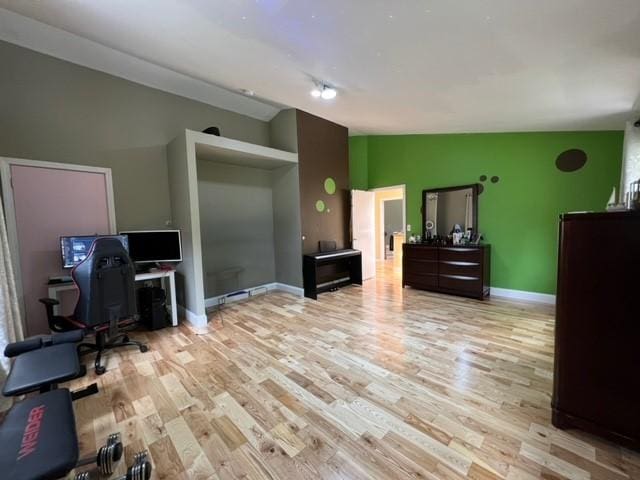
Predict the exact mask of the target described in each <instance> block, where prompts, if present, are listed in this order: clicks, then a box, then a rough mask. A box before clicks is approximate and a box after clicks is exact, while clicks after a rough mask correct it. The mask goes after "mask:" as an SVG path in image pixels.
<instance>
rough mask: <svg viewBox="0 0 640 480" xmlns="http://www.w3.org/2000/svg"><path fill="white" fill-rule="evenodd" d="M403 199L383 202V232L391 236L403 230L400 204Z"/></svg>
mask: <svg viewBox="0 0 640 480" xmlns="http://www.w3.org/2000/svg"><path fill="white" fill-rule="evenodd" d="M403 202H404V200H403V199H398V200H385V201H384V231H385V232H386V233H387V234H389V235H391V234H392V233H393V232H400V231H402V230H403V225H402V203H403Z"/></svg>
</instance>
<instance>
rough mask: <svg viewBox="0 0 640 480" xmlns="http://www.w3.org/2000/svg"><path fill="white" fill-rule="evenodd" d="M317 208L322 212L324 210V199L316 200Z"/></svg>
mask: <svg viewBox="0 0 640 480" xmlns="http://www.w3.org/2000/svg"><path fill="white" fill-rule="evenodd" d="M316 210H317V211H319V212H320V213H322V212H324V202H323V201H322V200H318V201H317V202H316Z"/></svg>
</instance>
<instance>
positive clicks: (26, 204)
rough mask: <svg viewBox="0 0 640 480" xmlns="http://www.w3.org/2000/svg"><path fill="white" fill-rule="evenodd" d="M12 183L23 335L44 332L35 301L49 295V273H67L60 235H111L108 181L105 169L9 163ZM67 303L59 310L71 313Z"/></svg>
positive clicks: (41, 312) (40, 308) (44, 323)
mask: <svg viewBox="0 0 640 480" xmlns="http://www.w3.org/2000/svg"><path fill="white" fill-rule="evenodd" d="M42 163H45V162H42ZM79 168H82V167H79ZM11 185H12V189H13V204H14V212H15V220H16V233H17V240H18V250H19V262H20V263H19V264H20V276H19V277H20V278H19V280H21V281H22V282H21V283H22V293H23V302H24V315H25V325H26V328H27V332H26V333H27V335H36V334H40V333H48V331H49V328H48V326H47V319H46V315H45V310H44V306H43V305H41V304H40V303H39V302H38V299H39V298H43V297H46V296H47V282H48V281H49V277H52V276H58V275H70V270H63V269H62V259H61V253H60V237H61V236H65V235H94V234H96V233H97V234H108V233H114V232H112V228H113V227H114V225H112V222H110V215H109V214H110V207H109V204H110V202H109V198H112V197H110V195H111V192H110V189H111V184H110V179H108V178H107V174H106V173H105V172H94V171H80V170H68V169H58V168H46V167H39V166H38V167H35V166H27V165H15V164H13V165H11ZM111 218H112V217H111ZM71 303H72V302H69V304H68V305H64V304H63V309H62V310H61V313H64V314H67V313H70V312H69V309H72V308H73V305H72V304H71Z"/></svg>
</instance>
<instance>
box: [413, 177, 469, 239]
mask: <svg viewBox="0 0 640 480" xmlns="http://www.w3.org/2000/svg"><path fill="white" fill-rule="evenodd" d="M456 224H457V225H460V226H461V227H462V230H463V232H466V231H467V229H469V228H471V229H473V230H472V231H473V233H474V234H475V233H477V232H478V185H477V184H473V185H461V186H457V187H448V188H436V189H432V190H423V191H422V228H423V232H424V238H425V239H426V238H429V237H435V236H440V237H446V236H447V235H449V234H450V233H451V231H452V230H453V227H454V225H456Z"/></svg>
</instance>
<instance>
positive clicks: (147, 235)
mask: <svg viewBox="0 0 640 480" xmlns="http://www.w3.org/2000/svg"><path fill="white" fill-rule="evenodd" d="M120 235H126V236H127V237H128V238H129V256H130V257H131V260H133V261H134V262H136V263H163V262H181V261H182V242H181V239H180V230H139V231H128V232H120Z"/></svg>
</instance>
